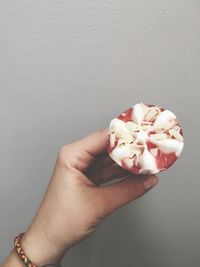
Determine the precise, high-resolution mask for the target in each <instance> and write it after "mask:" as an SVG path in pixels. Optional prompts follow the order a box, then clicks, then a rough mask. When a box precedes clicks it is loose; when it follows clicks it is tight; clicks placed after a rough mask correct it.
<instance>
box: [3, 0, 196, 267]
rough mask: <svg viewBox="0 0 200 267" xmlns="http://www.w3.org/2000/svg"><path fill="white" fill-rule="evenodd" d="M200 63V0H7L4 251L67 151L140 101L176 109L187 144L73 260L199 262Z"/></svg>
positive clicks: (78, 265)
mask: <svg viewBox="0 0 200 267" xmlns="http://www.w3.org/2000/svg"><path fill="white" fill-rule="evenodd" d="M199 70H200V2H199V1H192V0H188V1H186V0H185V1H183V0H180V1H170V0H165V1H162V0H159V1H133V0H124V1H121V0H115V1H114V0H113V1H112V0H101V1H97V0H85V1H84V0H76V1H59V0H57V1H47V0H43V1H41V0H40V1H38V0H34V1H25V0H17V1H16V0H13V1H11V0H5V1H0V172H1V176H0V261H2V260H3V259H4V258H5V257H6V255H7V254H8V253H9V251H10V249H11V248H12V247H13V238H14V236H15V235H16V233H18V232H21V231H24V230H25V229H26V228H27V227H28V225H29V223H30V222H31V220H32V218H33V216H34V214H35V212H36V210H37V208H38V205H39V203H40V201H41V198H42V196H43V194H44V192H45V190H46V187H47V184H48V181H49V179H50V176H51V173H52V170H53V167H54V163H55V159H56V156H57V153H58V150H59V149H60V148H61V147H62V146H63V145H64V144H67V143H69V142H73V141H74V140H76V139H78V138H80V137H83V136H85V135H87V134H89V133H90V132H93V131H95V130H97V129H99V128H102V127H108V125H109V122H110V120H111V119H112V118H113V117H115V116H116V115H118V113H120V112H122V111H123V110H125V109H126V108H127V107H129V106H132V105H133V104H136V103H138V102H141V101H142V102H146V103H153V104H158V105H161V106H164V107H167V108H168V109H170V110H172V111H173V112H174V113H175V114H176V115H177V116H178V118H179V120H180V122H181V124H182V126H183V129H184V137H185V148H184V151H183V154H182V156H181V158H180V159H179V160H178V161H177V163H176V164H175V165H174V166H173V167H172V168H171V169H170V170H168V171H166V172H163V173H162V174H160V175H159V178H160V183H159V185H158V186H157V188H155V189H153V190H152V191H150V192H149V193H148V194H146V195H145V196H144V197H143V198H141V199H138V200H137V201H135V202H134V203H131V204H129V205H128V206H126V207H124V208H123V209H121V210H120V211H119V212H117V213H115V214H114V215H112V216H111V217H109V218H108V219H107V220H106V221H105V222H104V223H103V224H102V225H101V227H100V228H99V229H98V231H97V232H96V233H95V234H94V235H93V236H91V238H89V239H88V240H86V241H84V242H82V243H81V244H80V245H78V246H76V247H74V248H73V249H71V250H70V251H69V252H68V253H67V254H66V257H65V258H64V260H63V266H70V267H94V266H95V267H102V266H105V267H108V266H109V267H114V266H115V267H121V266H123V267H129V266H131V267H133V266H136V267H179V266H181V267H188V266H190V267H198V266H200V207H199V205H200V204H199V203H200V193H199V191H200V190H199V188H200V179H199V159H200V153H199V145H200V142H199V130H200V125H199V124H200V120H199V97H200V95H199V89H200V75H199Z"/></svg>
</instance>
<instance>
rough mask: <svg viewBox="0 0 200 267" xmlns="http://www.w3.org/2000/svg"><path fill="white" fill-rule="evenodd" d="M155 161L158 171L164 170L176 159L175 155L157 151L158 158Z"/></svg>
mask: <svg viewBox="0 0 200 267" xmlns="http://www.w3.org/2000/svg"><path fill="white" fill-rule="evenodd" d="M155 159H156V164H157V168H158V170H165V169H167V168H169V167H170V166H171V165H172V164H173V163H174V162H175V161H176V160H177V157H176V154H175V153H162V152H161V151H160V150H158V156H157V157H156V158H155Z"/></svg>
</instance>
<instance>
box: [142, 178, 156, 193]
mask: <svg viewBox="0 0 200 267" xmlns="http://www.w3.org/2000/svg"><path fill="white" fill-rule="evenodd" d="M157 183H158V179H157V178H156V177H155V176H150V177H149V178H148V179H147V180H145V181H144V182H143V185H144V188H145V190H149V189H151V188H152V187H154V186H155V185H156V184H157Z"/></svg>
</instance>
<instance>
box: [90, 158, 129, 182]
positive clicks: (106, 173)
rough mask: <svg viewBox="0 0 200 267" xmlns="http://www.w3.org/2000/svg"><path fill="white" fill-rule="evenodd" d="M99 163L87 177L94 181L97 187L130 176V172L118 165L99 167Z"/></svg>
mask: <svg viewBox="0 0 200 267" xmlns="http://www.w3.org/2000/svg"><path fill="white" fill-rule="evenodd" d="M98 163H99V162H97V164H96V165H94V166H92V168H91V169H90V170H89V171H88V172H87V176H88V177H89V178H90V180H92V181H93V182H94V183H95V184H96V185H100V184H102V183H106V182H108V181H110V180H112V179H119V178H123V177H125V176H128V175H130V172H128V171H126V170H124V169H123V168H121V167H120V166H119V165H117V164H113V163H112V164H109V165H108V164H107V165H99V164H98Z"/></svg>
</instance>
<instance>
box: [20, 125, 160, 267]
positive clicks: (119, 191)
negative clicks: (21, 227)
mask: <svg viewBox="0 0 200 267" xmlns="http://www.w3.org/2000/svg"><path fill="white" fill-rule="evenodd" d="M107 133H108V130H107V129H103V130H100V131H98V132H95V133H93V134H91V135H89V136H87V137H85V138H83V139H81V140H78V141H76V142H75V143H72V144H68V145H66V146H64V147H63V148H62V149H61V150H60V152H59V155H58V157H57V162H56V165H55V168H54V171H53V175H52V178H51V180H50V183H49V185H48V188H47V191H46V193H45V196H44V198H43V200H42V203H41V205H40V207H39V209H38V212H37V213H36V215H35V218H34V220H33V222H32V224H31V225H30V226H29V229H28V230H27V231H26V233H25V236H24V237H23V240H22V245H23V247H24V250H25V251H26V253H27V255H30V256H31V259H33V261H34V260H35V262H36V264H38V265H43V264H47V263H50V262H55V261H60V260H61V258H62V257H63V255H64V253H65V252H66V250H67V249H69V248H70V247H71V246H73V245H74V244H76V243H77V242H79V241H80V240H82V239H83V238H85V237H87V236H88V235H89V234H90V233H91V232H92V231H94V230H95V229H96V227H97V226H98V224H99V223H100V222H101V221H102V220H103V219H104V218H106V216H108V215H110V214H111V213H113V212H114V211H115V210H117V209H118V208H120V207H122V206H123V205H125V204H127V203H129V202H130V201H132V200H134V199H136V198H138V197H140V196H142V195H143V194H144V193H145V192H146V191H148V190H149V189H150V188H152V187H153V186H155V185H156V184H157V182H158V179H157V178H156V176H139V177H138V176H135V175H130V173H128V172H127V171H125V170H124V169H122V168H121V167H120V166H118V165H116V164H114V161H113V160H112V159H111V158H110V157H109V155H108V153H107V152H106V145H107V137H108V136H107ZM127 175H129V176H128V177H127V178H125V179H123V180H120V181H118V182H117V183H114V184H111V185H103V186H99V185H100V184H102V183H105V182H107V181H110V180H112V179H116V178H122V177H124V176H127ZM33 244H36V246H35V249H34V247H33ZM39 250H40V251H41V252H42V253H39Z"/></svg>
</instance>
